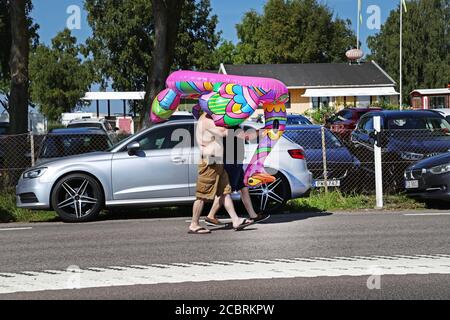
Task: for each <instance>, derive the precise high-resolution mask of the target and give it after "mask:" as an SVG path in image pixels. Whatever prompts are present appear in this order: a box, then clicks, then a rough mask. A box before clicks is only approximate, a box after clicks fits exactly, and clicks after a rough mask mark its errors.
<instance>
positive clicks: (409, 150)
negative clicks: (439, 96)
mask: <svg viewBox="0 0 450 320" xmlns="http://www.w3.org/2000/svg"><path fill="white" fill-rule="evenodd" d="M375 116H380V117H381V128H382V134H381V136H380V143H381V147H382V158H383V173H384V175H383V177H384V179H385V182H386V184H387V186H388V187H389V188H393V189H395V190H398V189H400V188H403V173H404V170H405V169H406V168H407V167H409V166H410V165H411V164H413V163H415V162H417V161H420V160H422V159H426V158H428V157H432V156H435V155H437V154H441V153H446V152H448V151H449V150H450V124H449V123H448V122H447V120H446V119H445V118H444V117H442V116H440V115H439V114H437V113H435V112H432V111H377V112H370V113H367V114H366V115H364V116H363V117H362V118H361V119H360V121H359V123H358V125H357V128H356V129H355V130H354V131H353V132H352V136H351V141H352V145H353V151H354V153H355V155H356V156H357V157H358V159H360V160H361V161H362V162H363V163H365V164H367V165H366V166H363V168H365V169H367V170H369V171H371V172H373V154H374V152H373V146H374V142H375V137H374V117H375Z"/></svg>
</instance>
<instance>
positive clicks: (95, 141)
mask: <svg viewBox="0 0 450 320" xmlns="http://www.w3.org/2000/svg"><path fill="white" fill-rule="evenodd" d="M110 147H111V143H110V142H109V140H108V139H107V137H106V136H105V135H67V136H59V135H54V136H53V135H50V136H47V137H46V139H45V140H44V142H43V145H42V148H41V152H40V154H39V157H40V158H59V157H66V156H72V155H77V154H83V153H89V152H94V151H105V150H107V149H108V148H110Z"/></svg>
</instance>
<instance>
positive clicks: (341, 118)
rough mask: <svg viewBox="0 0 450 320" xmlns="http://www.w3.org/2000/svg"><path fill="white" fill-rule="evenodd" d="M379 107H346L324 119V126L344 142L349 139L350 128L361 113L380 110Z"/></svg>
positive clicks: (352, 127) (352, 128) (356, 121)
mask: <svg viewBox="0 0 450 320" xmlns="http://www.w3.org/2000/svg"><path fill="white" fill-rule="evenodd" d="M380 110H381V109H380V108H347V109H343V110H341V111H339V112H338V113H336V114H335V115H334V116H332V117H331V118H328V119H327V120H326V125H325V126H326V127H327V128H329V129H330V130H331V131H332V132H333V133H334V134H335V135H337V136H338V137H339V138H341V139H342V140H343V141H344V142H347V141H349V140H350V136H351V133H352V130H354V129H355V128H356V124H357V123H358V121H359V119H361V117H362V116H363V115H365V114H366V113H368V112H371V111H380Z"/></svg>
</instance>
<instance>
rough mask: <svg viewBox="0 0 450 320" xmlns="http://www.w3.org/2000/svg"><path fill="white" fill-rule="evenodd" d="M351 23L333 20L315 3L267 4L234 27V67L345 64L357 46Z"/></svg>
mask: <svg viewBox="0 0 450 320" xmlns="http://www.w3.org/2000/svg"><path fill="white" fill-rule="evenodd" d="M350 25H351V23H350V21H349V20H346V21H344V20H342V19H339V18H336V19H334V18H333V12H332V11H331V10H330V9H329V8H328V7H326V6H325V5H323V4H320V3H319V2H318V1H317V0H291V1H285V0H269V1H268V2H267V3H266V5H265V7H264V12H263V14H258V13H257V12H256V11H249V12H247V13H246V14H245V15H244V18H243V20H242V22H241V23H240V24H238V25H237V26H236V29H237V33H238V38H239V43H238V44H237V47H236V50H237V55H236V57H235V59H234V62H235V63H267V64H270V63H314V62H342V61H346V57H345V52H346V51H347V50H348V49H350V48H351V47H352V46H353V45H354V43H355V42H356V38H355V36H354V34H353V32H352V31H351V29H350Z"/></svg>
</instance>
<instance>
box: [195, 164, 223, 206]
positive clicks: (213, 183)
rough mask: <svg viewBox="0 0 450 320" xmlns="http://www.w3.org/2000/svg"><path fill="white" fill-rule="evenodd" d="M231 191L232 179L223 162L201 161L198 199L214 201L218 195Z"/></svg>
mask: <svg viewBox="0 0 450 320" xmlns="http://www.w3.org/2000/svg"><path fill="white" fill-rule="evenodd" d="M230 193H231V186H230V181H229V179H228V174H227V172H226V171H225V169H224V167H223V164H208V163H207V162H206V161H201V162H200V164H199V165H198V179H197V192H196V197H197V199H202V200H208V201H212V200H214V198H215V197H216V196H220V195H225V194H230Z"/></svg>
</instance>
